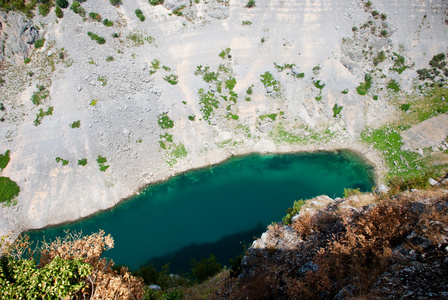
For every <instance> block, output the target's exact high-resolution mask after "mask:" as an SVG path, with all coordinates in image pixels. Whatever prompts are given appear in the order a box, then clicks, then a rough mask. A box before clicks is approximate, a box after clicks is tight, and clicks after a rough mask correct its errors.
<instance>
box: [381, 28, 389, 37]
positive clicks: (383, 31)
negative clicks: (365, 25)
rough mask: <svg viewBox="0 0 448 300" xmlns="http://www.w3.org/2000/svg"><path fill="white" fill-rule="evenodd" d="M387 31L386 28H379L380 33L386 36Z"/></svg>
mask: <svg viewBox="0 0 448 300" xmlns="http://www.w3.org/2000/svg"><path fill="white" fill-rule="evenodd" d="M388 34H389V33H388V32H387V30H386V29H383V30H381V35H382V36H384V37H386V36H387V35H388Z"/></svg>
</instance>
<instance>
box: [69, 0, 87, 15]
mask: <svg viewBox="0 0 448 300" xmlns="http://www.w3.org/2000/svg"><path fill="white" fill-rule="evenodd" d="M70 9H71V10H73V12H74V13H75V14H78V15H80V16H82V17H85V15H86V11H85V9H84V8H83V7H82V6H81V4H80V3H79V2H78V1H73V3H72V5H71V6H70Z"/></svg>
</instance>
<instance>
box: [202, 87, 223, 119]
mask: <svg viewBox="0 0 448 300" xmlns="http://www.w3.org/2000/svg"><path fill="white" fill-rule="evenodd" d="M198 94H199V105H200V106H201V112H202V114H203V118H204V120H210V117H211V116H212V115H213V114H214V108H218V105H219V100H218V99H217V98H216V97H215V94H214V93H212V92H210V91H209V92H205V91H204V89H202V88H201V89H199V91H198Z"/></svg>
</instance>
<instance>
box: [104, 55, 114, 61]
mask: <svg viewBox="0 0 448 300" xmlns="http://www.w3.org/2000/svg"><path fill="white" fill-rule="evenodd" d="M106 61H108V62H111V61H114V57H113V56H112V55H109V56H108V57H106Z"/></svg>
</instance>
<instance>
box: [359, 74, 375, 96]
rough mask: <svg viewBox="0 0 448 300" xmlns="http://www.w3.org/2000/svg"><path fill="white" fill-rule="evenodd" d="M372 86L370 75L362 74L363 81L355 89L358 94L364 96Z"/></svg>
mask: <svg viewBox="0 0 448 300" xmlns="http://www.w3.org/2000/svg"><path fill="white" fill-rule="evenodd" d="M371 86H372V76H370V75H369V74H367V73H366V74H365V75H364V83H361V84H360V85H359V86H358V87H357V88H356V91H357V92H358V94H359V95H361V96H364V95H365V94H367V92H368V91H369V89H370V87H371Z"/></svg>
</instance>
